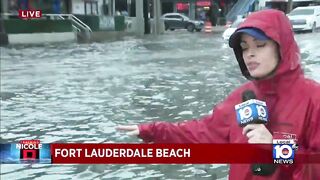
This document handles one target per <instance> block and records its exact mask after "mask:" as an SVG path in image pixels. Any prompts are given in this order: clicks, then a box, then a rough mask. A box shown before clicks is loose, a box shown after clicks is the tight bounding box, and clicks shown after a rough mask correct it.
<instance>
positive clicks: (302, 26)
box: [287, 6, 320, 32]
mask: <svg viewBox="0 0 320 180" xmlns="http://www.w3.org/2000/svg"><path fill="white" fill-rule="evenodd" d="M287 16H288V18H289V19H290V22H291V24H292V28H293V30H294V31H312V32H314V31H315V30H316V29H317V28H319V27H320V6H306V7H297V8H295V9H293V10H292V11H291V12H290V13H289V14H288V15H287Z"/></svg>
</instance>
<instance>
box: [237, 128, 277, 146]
mask: <svg viewBox="0 0 320 180" xmlns="http://www.w3.org/2000/svg"><path fill="white" fill-rule="evenodd" d="M242 134H243V135H246V136H247V137H248V143H249V144H253V143H257V144H263V143H265V144H271V143H272V134H271V133H270V131H269V130H268V129H267V128H266V126H265V125H264V124H248V125H246V126H245V127H244V128H243V130H242Z"/></svg>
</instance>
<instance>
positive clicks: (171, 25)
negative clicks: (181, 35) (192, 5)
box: [162, 13, 204, 32]
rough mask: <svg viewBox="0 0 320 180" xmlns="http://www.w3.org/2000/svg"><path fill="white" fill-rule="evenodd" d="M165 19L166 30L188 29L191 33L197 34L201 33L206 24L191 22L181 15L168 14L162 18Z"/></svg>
mask: <svg viewBox="0 0 320 180" xmlns="http://www.w3.org/2000/svg"><path fill="white" fill-rule="evenodd" d="M162 18H163V19H164V26H165V29H166V30H168V29H170V30H172V31H173V30H175V29H187V30H188V31H189V32H193V31H194V30H196V31H197V32H199V31H201V30H202V28H203V26H204V22H203V21H196V20H191V19H190V18H188V17H187V16H185V15H183V14H179V13H167V14H164V15H163V16H162Z"/></svg>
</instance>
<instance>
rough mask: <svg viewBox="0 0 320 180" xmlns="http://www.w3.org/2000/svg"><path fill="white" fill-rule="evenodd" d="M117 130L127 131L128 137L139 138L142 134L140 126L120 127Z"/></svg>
mask: <svg viewBox="0 0 320 180" xmlns="http://www.w3.org/2000/svg"><path fill="white" fill-rule="evenodd" d="M116 129H117V130H122V131H127V135H130V136H138V135H139V134H140V132H139V127H138V125H127V126H126V125H119V126H117V127H116Z"/></svg>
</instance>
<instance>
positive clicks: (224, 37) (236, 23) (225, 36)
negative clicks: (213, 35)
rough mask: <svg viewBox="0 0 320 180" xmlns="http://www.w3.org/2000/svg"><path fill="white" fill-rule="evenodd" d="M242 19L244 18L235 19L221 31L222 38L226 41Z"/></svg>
mask: <svg viewBox="0 0 320 180" xmlns="http://www.w3.org/2000/svg"><path fill="white" fill-rule="evenodd" d="M244 20H245V19H243V18H239V19H236V20H235V21H234V22H233V23H232V24H231V26H230V27H229V28H228V29H226V30H225V31H224V32H223V33H222V38H223V39H224V40H226V41H227V40H229V38H230V36H231V35H232V34H233V33H234V32H235V31H236V30H237V28H238V27H239V25H240V24H241V23H242V22H243V21H244Z"/></svg>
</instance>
